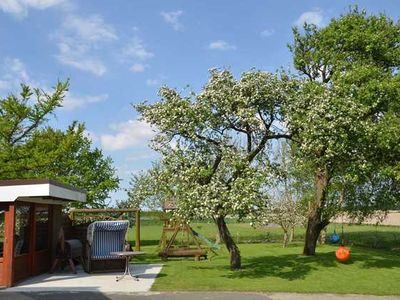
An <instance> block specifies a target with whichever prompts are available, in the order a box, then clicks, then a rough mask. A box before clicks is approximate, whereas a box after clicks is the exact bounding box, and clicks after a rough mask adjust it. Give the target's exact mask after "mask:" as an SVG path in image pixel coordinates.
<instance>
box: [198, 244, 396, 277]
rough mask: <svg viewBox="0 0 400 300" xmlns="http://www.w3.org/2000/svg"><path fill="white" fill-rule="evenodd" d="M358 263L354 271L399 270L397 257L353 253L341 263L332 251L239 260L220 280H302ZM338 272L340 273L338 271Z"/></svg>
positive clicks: (200, 267)
mask: <svg viewBox="0 0 400 300" xmlns="http://www.w3.org/2000/svg"><path fill="white" fill-rule="evenodd" d="M359 262H361V265H360V266H359V267H357V268H359V269H360V271H362V269H363V268H388V269H389V268H400V257H398V256H396V255H391V254H388V253H387V252H386V253H385V252H382V253H377V252H373V253H371V254H370V253H366V252H365V251H364V252H357V249H355V250H354V252H353V253H352V255H351V257H350V259H349V260H348V261H347V262H345V263H340V262H338V261H337V260H336V258H335V254H334V252H326V253H318V254H317V255H316V256H303V255H298V254H286V255H279V256H259V257H250V258H243V264H242V269H241V270H239V271H234V272H231V271H230V270H229V266H221V267H220V268H223V269H224V270H226V275H222V277H226V278H232V279H243V278H250V279H256V278H264V277H278V278H282V279H286V280H289V281H292V280H298V279H305V278H306V277H307V275H308V274H310V273H311V272H313V271H318V270H321V268H336V267H339V266H340V265H341V264H345V265H352V264H355V263H359ZM192 268H194V269H213V268H216V266H214V267H212V266H193V267H192ZM338 270H340V269H339V268H338Z"/></svg>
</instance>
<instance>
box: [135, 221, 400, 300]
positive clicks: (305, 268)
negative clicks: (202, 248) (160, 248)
mask: <svg viewBox="0 0 400 300" xmlns="http://www.w3.org/2000/svg"><path fill="white" fill-rule="evenodd" d="M192 227H193V228H194V229H195V230H196V231H198V232H200V233H201V234H202V235H205V236H207V237H208V238H210V239H215V237H216V231H215V227H214V225H213V224H207V223H195V224H193V225H192ZM229 227H230V230H231V232H232V235H233V236H234V238H235V239H237V241H238V242H239V243H240V244H239V247H240V250H241V253H242V266H243V268H242V270H240V271H234V272H232V271H230V270H229V255H228V253H227V251H226V250H225V249H221V251H220V252H219V255H218V256H216V257H213V258H212V259H211V260H204V261H199V262H195V261H193V260H192V259H174V260H169V261H167V262H166V263H165V264H164V267H163V269H162V271H161V273H160V274H159V276H158V278H157V280H156V282H155V284H154V285H153V288H152V289H153V290H155V291H191V290H196V291H205V290H214V291H217V290H220V291H258V292H302V293H340V294H342V293H354V294H375V295H391V294H395V295H399V294H400V287H399V285H398V283H399V281H400V250H399V247H400V239H399V237H400V228H399V227H386V226H379V227H377V228H376V227H374V226H365V225H363V226H360V225H352V226H345V228H344V229H345V238H346V239H347V240H349V243H350V244H351V246H350V248H351V252H352V255H351V259H350V261H348V262H347V263H345V264H343V263H339V262H337V261H336V259H335V255H334V251H335V250H336V248H337V246H334V245H323V246H318V248H317V252H318V255H316V256H315V257H305V256H302V255H300V253H301V251H302V243H301V240H302V238H303V236H304V229H301V228H299V229H298V230H296V242H295V243H294V244H291V245H290V246H289V247H287V248H282V246H281V243H280V240H281V238H282V237H281V236H282V233H281V230H280V229H279V228H258V229H253V228H251V227H250V226H249V225H248V224H244V223H232V224H229ZM333 229H334V226H330V227H329V228H328V233H331V232H332V231H333ZM336 231H338V233H340V231H341V228H339V226H336ZM160 234H161V225H156V224H152V225H144V226H142V245H143V247H142V250H143V251H145V252H146V253H147V255H145V256H143V257H141V258H140V259H141V262H152V263H160V259H159V258H158V256H157V244H158V239H159V237H160ZM371 247H373V248H371ZM392 249H394V250H392Z"/></svg>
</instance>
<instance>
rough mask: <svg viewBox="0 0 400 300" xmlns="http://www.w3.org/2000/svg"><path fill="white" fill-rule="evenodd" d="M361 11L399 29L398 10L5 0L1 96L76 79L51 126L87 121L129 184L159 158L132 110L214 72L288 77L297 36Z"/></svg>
mask: <svg viewBox="0 0 400 300" xmlns="http://www.w3.org/2000/svg"><path fill="white" fill-rule="evenodd" d="M354 4H358V5H359V7H360V8H365V9H367V11H368V12H370V13H377V12H385V13H386V14H388V15H390V16H392V17H393V18H394V19H396V20H397V18H398V17H399V11H400V10H399V3H398V2H397V1H389V0H386V1H385V0H380V1H357V2H355V1H283V0H281V1H261V0H247V1H232V0H204V1H195V0H191V1H190V0H181V1H178V0H177V1H173V0H171V1H165V0H158V1H155V0H143V1H131V0H115V1H106V0H85V1H76V0H0V40H1V43H0V95H2V96H4V95H6V94H8V93H10V92H15V91H17V90H18V86H19V83H20V82H25V83H27V84H30V85H33V86H38V87H42V88H44V89H49V88H50V87H51V86H52V85H53V84H54V83H55V82H56V81H57V80H58V79H60V80H64V79H66V78H70V81H71V88H70V92H69V93H68V95H67V98H66V100H65V103H64V107H63V108H60V109H59V110H58V111H57V118H56V119H54V120H52V121H51V124H52V125H53V126H56V127H58V128H66V126H68V124H70V123H71V122H72V121H73V120H78V121H81V122H85V124H86V127H87V130H88V135H89V136H90V137H91V138H92V140H93V143H94V145H95V146H97V147H101V148H102V149H103V150H104V152H105V154H106V155H109V156H111V157H112V159H113V160H114V164H115V167H116V168H117V170H118V174H119V176H120V177H121V178H122V179H123V181H122V184H121V190H120V191H118V192H117V193H115V194H113V196H112V201H115V200H118V199H124V198H125V197H126V195H125V192H124V191H123V189H124V188H125V187H126V186H127V182H128V180H129V177H130V174H131V173H136V172H139V171H140V170H142V169H146V168H148V167H149V166H151V161H152V160H154V159H156V157H157V156H156V154H155V153H154V152H152V151H151V150H150V149H149V148H148V147H147V143H148V141H149V139H150V138H151V136H152V131H151V129H150V128H149V126H148V125H147V124H145V123H143V122H140V121H138V120H137V114H136V112H135V111H134V110H133V108H132V106H131V104H132V103H138V102H141V101H144V100H148V101H156V100H157V90H158V88H159V87H160V85H163V84H166V85H168V86H171V87H175V88H177V89H179V90H182V91H183V90H185V89H187V86H190V89H193V90H199V89H200V88H201V86H202V85H203V84H204V83H205V82H206V80H207V76H208V70H209V69H210V68H213V67H226V68H229V69H231V70H232V71H233V72H234V73H235V74H236V75H239V74H240V73H241V72H243V71H245V70H248V69H250V68H253V67H255V68H258V69H261V70H267V71H275V70H276V69H278V68H280V67H284V68H290V66H291V56H290V53H289V51H288V49H287V46H286V45H287V44H288V43H290V42H291V39H292V34H291V27H292V26H295V25H299V24H301V23H303V22H304V21H308V22H310V23H315V24H316V25H318V26H324V25H325V24H327V23H328V22H329V20H330V19H331V18H332V17H335V16H338V15H340V14H341V13H343V12H345V11H347V9H348V7H349V5H354Z"/></svg>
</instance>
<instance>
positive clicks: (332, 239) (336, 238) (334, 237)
mask: <svg viewBox="0 0 400 300" xmlns="http://www.w3.org/2000/svg"><path fill="white" fill-rule="evenodd" d="M329 241H330V242H331V243H332V244H336V243H338V242H339V241H340V236H339V235H338V234H337V233H336V231H333V234H332V235H331V236H330V237H329Z"/></svg>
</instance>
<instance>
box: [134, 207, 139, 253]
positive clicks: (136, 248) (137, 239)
mask: <svg viewBox="0 0 400 300" xmlns="http://www.w3.org/2000/svg"><path fill="white" fill-rule="evenodd" d="M135 223H136V226H135V227H136V230H135V233H136V236H135V250H136V251H140V209H138V210H137V211H136V217H135Z"/></svg>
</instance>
